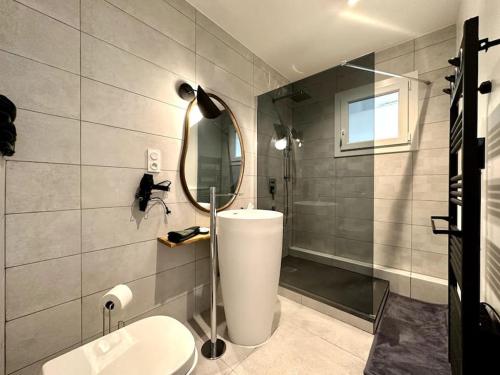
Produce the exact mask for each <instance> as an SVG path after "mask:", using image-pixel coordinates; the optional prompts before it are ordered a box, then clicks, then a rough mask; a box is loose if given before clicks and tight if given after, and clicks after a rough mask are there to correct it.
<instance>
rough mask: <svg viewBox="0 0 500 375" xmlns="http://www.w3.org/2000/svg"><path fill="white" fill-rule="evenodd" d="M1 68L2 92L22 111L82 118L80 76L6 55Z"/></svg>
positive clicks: (1, 54) (0, 59)
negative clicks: (28, 110) (27, 110)
mask: <svg viewBox="0 0 500 375" xmlns="http://www.w3.org/2000/svg"><path fill="white" fill-rule="evenodd" d="M0 66H1V67H2V69H0V82H1V83H0V89H1V91H2V92H3V93H4V95H7V96H8V97H9V98H10V100H12V101H13V102H14V103H16V106H17V107H18V108H20V109H31V110H34V111H38V112H44V113H49V114H55V115H60V116H65V117H71V118H79V116H80V78H79V77H78V76H77V75H75V74H72V73H68V72H65V71H62V70H60V69H56V68H53V67H50V66H47V65H45V64H41V63H37V62H35V61H32V60H28V59H25V58H23V57H19V56H15V55H12V54H9V53H6V52H3V51H0Z"/></svg>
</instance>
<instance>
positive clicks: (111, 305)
mask: <svg viewBox="0 0 500 375" xmlns="http://www.w3.org/2000/svg"><path fill="white" fill-rule="evenodd" d="M114 309H115V304H114V303H113V301H108V302H106V303H105V304H104V306H103V307H102V335H103V336H105V335H106V311H107V312H108V334H110V333H111V312H112V311H113V310H114ZM123 327H125V322H124V321H123V320H119V321H118V328H117V329H120V328H123Z"/></svg>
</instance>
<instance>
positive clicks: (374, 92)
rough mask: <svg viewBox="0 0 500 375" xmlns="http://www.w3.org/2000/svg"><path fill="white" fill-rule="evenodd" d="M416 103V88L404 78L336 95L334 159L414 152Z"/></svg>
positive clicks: (388, 80) (392, 79)
mask: <svg viewBox="0 0 500 375" xmlns="http://www.w3.org/2000/svg"><path fill="white" fill-rule="evenodd" d="M417 100H418V92H417V85H416V84H414V83H413V82H410V81H409V80H406V79H402V78H391V79H387V80H384V81H379V82H376V83H375V84H374V85H368V86H363V87H358V88H355V89H351V90H347V91H343V92H340V93H337V94H336V96H335V129H336V135H337V136H338V141H336V142H335V143H336V146H335V156H349V155H361V154H369V153H383V152H393V151H406V150H409V149H411V144H412V140H413V139H414V138H415V135H414V134H413V132H414V130H415V129H416V126H415V122H416V114H417V108H418V102H417Z"/></svg>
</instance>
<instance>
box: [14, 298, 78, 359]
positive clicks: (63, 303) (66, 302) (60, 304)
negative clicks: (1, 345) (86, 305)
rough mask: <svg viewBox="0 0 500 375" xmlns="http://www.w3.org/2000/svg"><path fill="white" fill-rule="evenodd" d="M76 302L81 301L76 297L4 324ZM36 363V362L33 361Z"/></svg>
mask: <svg viewBox="0 0 500 375" xmlns="http://www.w3.org/2000/svg"><path fill="white" fill-rule="evenodd" d="M78 300H81V297H76V298H72V299H69V300H67V301H64V302H60V303H56V304H55V305H52V306H49V307H44V308H43V309H40V310H36V311H33V312H30V313H28V314H23V315H19V316H16V317H14V318H11V319H9V320H6V323H10V322H13V321H16V320H19V319H22V318H26V317H28V316H31V315H34V314H38V313H41V312H44V311H47V310H50V309H53V308H55V307H60V306H62V305H65V304H68V303H71V302H75V301H78ZM35 362H36V361H35Z"/></svg>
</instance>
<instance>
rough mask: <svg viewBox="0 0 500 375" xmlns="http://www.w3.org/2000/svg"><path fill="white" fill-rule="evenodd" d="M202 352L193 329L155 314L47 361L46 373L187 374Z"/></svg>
mask: <svg viewBox="0 0 500 375" xmlns="http://www.w3.org/2000/svg"><path fill="white" fill-rule="evenodd" d="M197 360H198V353H197V351H196V347H195V342H194V338H193V335H192V334H191V332H190V331H189V330H188V329H187V328H186V327H185V326H184V325H183V324H182V323H180V322H178V321H177V320H175V319H173V318H170V317H168V316H152V317H150V318H146V319H142V320H139V321H138V322H135V323H133V324H131V325H129V326H126V327H124V328H122V329H119V330H117V331H114V332H113V333H111V334H109V335H106V336H104V337H101V338H99V339H97V340H94V341H92V342H90V343H88V344H86V345H83V346H81V347H79V348H77V349H74V350H72V351H70V352H68V353H66V354H63V355H61V356H59V357H57V358H55V359H53V360H51V361H49V362H47V363H45V364H44V365H43V368H42V375H62V374H68V375H69V374H71V375H137V374H148V375H167V374H171V375H181V374H182V375H187V374H191V373H192V371H193V369H194V367H195V366H196V362H197Z"/></svg>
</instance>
